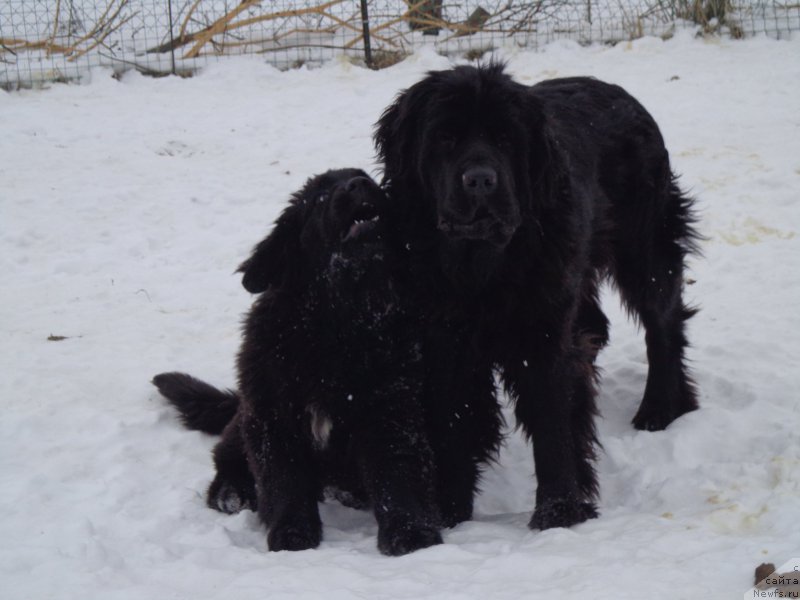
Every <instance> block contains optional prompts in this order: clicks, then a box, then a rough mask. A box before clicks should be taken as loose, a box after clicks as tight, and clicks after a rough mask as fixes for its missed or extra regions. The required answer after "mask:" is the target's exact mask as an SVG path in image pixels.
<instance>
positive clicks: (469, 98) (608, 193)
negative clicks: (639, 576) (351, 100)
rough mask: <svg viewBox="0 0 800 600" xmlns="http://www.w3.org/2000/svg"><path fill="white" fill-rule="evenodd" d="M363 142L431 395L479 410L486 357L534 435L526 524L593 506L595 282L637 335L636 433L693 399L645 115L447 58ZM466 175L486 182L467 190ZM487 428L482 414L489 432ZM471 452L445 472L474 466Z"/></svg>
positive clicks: (687, 232) (572, 516) (679, 213)
mask: <svg viewBox="0 0 800 600" xmlns="http://www.w3.org/2000/svg"><path fill="white" fill-rule="evenodd" d="M375 140H376V144H377V147H378V152H379V156H380V158H381V159H382V160H383V162H384V164H385V178H384V183H385V187H386V189H387V191H388V194H389V197H390V200H391V206H392V211H393V212H392V214H391V218H390V220H389V222H390V223H391V225H392V228H393V230H392V233H393V235H394V236H395V243H396V244H397V245H398V247H402V248H405V251H404V257H403V259H402V262H403V263H404V264H407V265H408V271H409V275H408V280H409V281H410V282H411V283H412V284H414V285H415V286H416V291H415V294H416V296H415V297H416V301H417V302H418V303H419V305H420V308H421V310H423V312H424V313H425V314H426V315H427V316H428V318H429V323H428V325H427V329H428V332H429V339H434V340H438V347H433V348H432V350H430V351H428V352H427V353H426V369H427V373H428V377H429V380H430V379H431V378H433V379H436V380H438V389H437V391H436V395H437V396H438V397H451V396H452V397H455V398H458V401H456V400H453V401H452V404H453V405H456V404H458V403H461V404H463V405H464V406H485V405H486V403H487V398H488V397H489V396H490V394H491V391H490V388H491V384H490V382H491V377H492V370H493V368H497V369H498V370H499V373H500V375H501V376H502V379H503V383H504V386H505V389H506V390H507V391H508V393H509V394H510V396H511V397H512V398H513V399H514V400H515V410H516V417H517V420H518V423H519V425H520V426H521V427H522V429H523V430H524V432H525V434H526V435H527V436H528V437H529V438H530V439H532V441H533V455H534V463H535V467H536V475H537V481H538V487H537V492H536V509H535V511H534V514H533V517H532V519H531V522H530V525H531V527H534V528H542V529H544V528H548V527H555V526H569V525H572V524H574V523H578V522H581V521H583V520H585V519H587V518H591V517H594V516H596V514H597V513H596V508H595V501H596V498H597V494H598V484H597V478H596V475H595V471H594V467H593V460H594V458H595V449H596V446H597V438H596V435H595V428H594V416H595V413H596V408H595V382H596V375H597V374H596V371H595V368H594V359H595V357H596V354H597V352H598V351H599V350H600V349H601V348H602V347H603V346H604V345H605V344H606V343H607V341H608V321H607V319H606V317H605V315H604V314H603V312H602V310H601V308H600V306H599V303H598V286H599V285H600V284H601V282H602V281H603V279H604V278H606V277H610V278H611V280H612V281H613V283H614V284H615V285H616V287H617V289H618V290H619V292H620V294H621V296H622V299H623V301H624V303H625V305H626V307H627V308H628V309H629V311H630V312H631V313H632V314H633V315H635V316H636V317H637V318H638V319H639V321H640V322H641V324H642V325H643V326H644V329H645V331H646V342H647V355H648V361H649V372H648V377H647V384H646V387H645V392H644V397H643V400H642V403H641V406H640V407H639V411H638V412H637V413H636V416H635V417H634V418H633V423H634V425H635V427H637V428H638V429H647V430H660V429H664V428H665V427H666V426H667V425H669V424H670V423H671V422H672V421H673V420H674V419H675V418H677V417H679V416H680V415H682V414H684V413H686V412H688V411H691V410H694V409H695V408H697V400H696V392H695V388H694V385H693V383H692V380H691V379H690V377H689V375H688V373H687V367H686V364H685V359H684V349H685V347H686V345H687V341H686V337H685V335H684V323H685V321H686V320H687V319H688V318H689V317H690V316H691V315H692V314H693V312H694V311H693V310H692V309H690V308H687V306H686V305H685V304H684V302H683V300H682V297H681V296H682V284H683V270H684V259H685V256H686V255H687V253H688V252H691V251H693V250H695V249H696V240H697V236H696V233H695V231H694V229H693V221H694V220H693V216H692V210H691V205H692V202H691V200H690V199H689V198H688V197H687V196H686V195H684V194H683V193H682V192H681V190H680V189H679V187H678V185H677V184H676V178H675V175H674V174H673V172H672V171H671V168H670V164H669V156H668V153H667V150H666V149H665V147H664V142H663V139H662V137H661V134H660V132H659V129H658V127H657V125H656V123H655V122H654V121H653V119H652V117H651V116H650V115H649V114H648V113H647V111H646V110H645V109H644V108H643V107H642V106H641V105H640V104H639V103H638V102H637V101H636V100H635V99H634V98H632V97H631V96H630V95H629V94H628V93H626V92H625V91H624V90H623V89H622V88H620V87H617V86H614V85H610V84H607V83H603V82H600V81H597V80H594V79H590V78H570V79H556V80H551V81H545V82H542V83H539V84H537V85H534V86H533V87H528V86H523V85H521V84H519V83H517V82H515V81H513V80H512V79H511V78H510V77H509V76H508V75H506V74H505V73H504V72H503V67H502V66H500V65H488V66H483V67H479V68H475V67H470V66H460V67H456V68H454V69H451V70H447V71H439V72H432V73H429V75H428V76H427V77H425V78H424V79H423V80H421V81H420V82H418V83H417V84H415V85H413V86H412V87H411V88H409V89H408V90H405V91H404V92H402V93H401V94H400V95H399V96H398V97H397V99H396V101H395V102H394V103H393V104H392V105H391V106H389V108H388V109H387V110H386V111H385V113H384V114H383V116H382V117H381V119H380V121H379V122H378V124H377V130H376V135H375ZM475 173H480V174H485V173H490V174H491V177H489V176H485V177H484V178H483V179H480V180H478V183H479V187H478V188H476V187H475V181H476V178H475V176H474V174H475ZM482 176H483V175H482ZM480 186H483V187H480ZM476 189H477V192H476ZM434 387H436V386H434ZM429 389H433V388H429ZM495 410H497V408H495ZM494 435H496V434H495V422H493V421H491V420H489V421H487V423H486V427H485V436H487V437H489V438H491V437H492V436H494ZM440 439H442V440H443V439H445V438H444V437H442V438H440ZM442 443H447V442H446V441H445V442H442ZM459 447H460V448H467V449H469V448H477V449H478V450H480V448H481V447H482V446H481V444H480V443H477V444H476V443H474V441H473V442H472V445H470V444H466V445H464V444H460V445H459ZM468 462H469V461H466V460H465V459H462V463H463V465H464V466H463V467H462V468H459V469H454V470H453V472H457V473H462V474H463V473H469V472H470V470H469V464H468ZM458 485H463V486H464V487H469V485H470V483H469V482H468V481H464V482H460V483H459V484H458Z"/></svg>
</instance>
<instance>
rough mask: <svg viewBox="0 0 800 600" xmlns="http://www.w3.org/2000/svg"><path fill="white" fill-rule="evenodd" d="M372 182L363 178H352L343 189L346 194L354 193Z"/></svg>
mask: <svg viewBox="0 0 800 600" xmlns="http://www.w3.org/2000/svg"><path fill="white" fill-rule="evenodd" d="M371 183H372V182H371V181H370V180H369V179H367V178H366V177H363V176H358V177H353V178H352V179H349V180H348V181H347V183H345V184H344V189H345V191H346V192H348V193H352V192H355V191H356V190H358V189H363V188H364V187H366V186H368V185H369V184H371Z"/></svg>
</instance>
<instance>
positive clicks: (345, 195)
mask: <svg viewBox="0 0 800 600" xmlns="http://www.w3.org/2000/svg"><path fill="white" fill-rule="evenodd" d="M385 209H386V196H385V194H384V192H383V190H381V189H380V187H378V185H377V184H376V183H375V182H374V181H373V180H372V179H371V178H370V177H369V176H368V175H367V174H366V173H364V171H362V170H360V169H338V170H332V171H328V172H326V173H323V174H322V175H317V176H315V177H312V178H311V179H309V180H308V181H307V182H306V184H305V186H303V189H302V190H300V191H299V192H297V193H295V194H294V195H293V196H292V198H291V200H290V201H289V206H288V207H287V208H286V209H285V210H284V211H283V213H281V215H280V217H278V220H277V221H276V222H275V226H274V227H273V229H272V232H271V233H270V234H269V235H268V236H267V237H266V238H265V239H264V240H263V241H261V242H260V243H259V244H258V245H257V246H256V247H255V249H254V250H253V254H252V255H251V256H250V258H248V259H247V260H246V261H245V262H244V263H242V265H241V266H240V267H239V271H240V272H242V273H243V274H244V276H243V279H242V284H243V285H244V287H245V289H247V291H249V292H251V293H260V292H264V291H266V290H267V289H268V288H269V287H270V286H282V285H286V284H287V283H290V282H292V281H309V279H310V278H313V277H315V276H318V275H321V274H324V273H325V272H326V271H327V270H329V269H331V268H336V269H340V270H341V269H342V268H346V266H347V265H350V264H352V265H363V264H364V263H367V262H369V261H371V260H372V259H373V258H380V257H381V248H382V246H383V229H384V224H383V222H382V221H381V218H382V216H383V214H384V212H385Z"/></svg>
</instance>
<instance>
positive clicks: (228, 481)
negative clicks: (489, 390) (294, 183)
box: [153, 169, 498, 555]
mask: <svg viewBox="0 0 800 600" xmlns="http://www.w3.org/2000/svg"><path fill="white" fill-rule="evenodd" d="M386 209H387V199H386V196H385V194H384V193H383V191H382V190H381V189H380V188H379V187H378V186H377V185H376V184H375V183H374V182H373V181H372V180H371V179H370V178H369V177H367V176H366V175H365V174H364V173H363V172H362V171H359V170H354V169H345V170H339V171H330V172H328V173H325V174H324V175H321V176H317V177H315V178H313V179H311V180H309V182H308V183H307V184H306V186H305V187H304V188H303V190H302V191H300V192H299V193H298V194H296V195H295V196H294V197H293V199H292V200H291V202H290V205H289V207H288V208H286V210H285V211H284V212H283V213H282V215H281V216H280V217H279V219H278V220H277V222H276V224H275V227H274V228H273V230H272V232H271V233H270V235H269V236H268V237H267V238H266V239H265V240H263V241H262V242H261V243H260V244H258V246H257V247H256V248H255V250H254V251H253V254H252V256H251V257H250V258H249V259H248V260H247V261H246V262H245V263H244V264H243V265H242V266H241V268H240V270H241V271H242V272H243V274H244V278H243V283H244V286H245V288H246V289H247V290H248V291H250V292H253V293H257V294H260V296H259V297H258V298H257V300H256V301H255V303H254V305H253V307H252V309H251V311H250V313H249V314H248V316H247V318H246V320H245V323H244V330H243V342H242V347H241V350H240V353H239V357H238V373H239V381H238V384H239V386H238V390H239V391H238V393H236V392H230V391H228V392H222V391H220V390H217V389H215V388H213V387H211V386H208V385H207V384H204V383H203V382H201V381H199V380H196V379H194V378H192V377H190V376H188V375H184V374H181V373H164V374H161V375H158V376H156V377H155V378H154V380H153V382H154V383H155V385H156V386H157V387H158V388H159V390H160V391H161V393H162V394H163V395H164V396H165V397H167V398H168V399H169V400H170V401H171V402H172V403H173V404H174V405H175V406H176V407H177V408H178V409H179V410H180V412H181V414H182V417H183V420H184V423H185V424H186V425H187V427H189V428H193V429H200V430H203V431H207V432H209V433H220V432H222V433H223V438H222V440H221V442H220V443H219V444H218V445H217V447H216V448H215V450H214V459H215V465H216V468H217V474H216V477H215V479H214V481H213V483H212V484H211V486H210V488H209V491H208V498H207V500H208V504H209V505H210V506H211V507H212V508H215V509H217V510H221V511H223V512H228V513H232V512H237V511H238V510H241V509H243V508H256V509H257V511H258V514H259V516H260V518H261V520H262V521H263V522H264V523H265V524H266V525H267V526H268V527H269V535H268V545H269V549H270V550H302V549H306V548H313V547H316V546H317V545H318V544H319V542H320V540H321V536H322V525H321V521H320V516H319V510H318V504H317V503H318V501H319V500H320V499H322V497H323V495H324V494H325V493H332V494H333V495H334V497H336V498H337V499H339V500H341V501H342V502H343V503H345V504H348V505H351V506H355V507H367V506H371V507H372V510H373V511H374V514H375V517H376V519H377V522H378V547H379V549H380V550H381V552H383V553H384V554H389V555H398V554H405V553H407V552H411V551H413V550H416V549H419V548H424V547H427V546H430V545H433V544H437V543H441V541H442V540H441V535H440V532H439V530H440V527H441V526H442V525H443V524H451V523H452V522H453V518H454V517H453V516H452V509H448V507H449V506H451V505H452V504H453V502H450V503H448V501H447V498H449V496H450V495H452V494H453V493H454V492H453V491H452V490H451V488H450V487H449V485H442V484H441V483H440V482H439V480H438V478H437V464H436V458H435V457H436V456H447V453H448V452H451V453H457V454H458V455H459V456H461V455H462V454H463V453H465V452H468V453H471V458H470V460H469V461H468V462H469V464H470V469H472V468H478V466H477V465H478V463H479V462H481V461H483V460H486V459H487V458H488V457H489V454H490V453H491V452H492V451H494V450H495V446H496V443H497V440H496V439H490V440H488V443H487V445H485V446H482V447H484V450H479V449H478V448H479V447H480V444H479V443H478V442H475V441H470V442H468V446H467V448H465V447H464V446H460V447H458V448H451V449H449V450H447V449H442V448H441V446H437V448H436V454H434V449H433V448H432V445H431V442H430V439H429V433H432V432H435V431H438V430H442V429H444V428H447V427H448V425H447V424H446V423H445V421H446V420H452V419H453V418H454V417H453V412H457V411H458V410H460V412H461V414H460V415H459V417H458V420H459V421H460V422H463V424H461V423H459V425H458V428H460V429H462V430H470V431H475V432H478V433H479V434H482V432H483V431H485V430H486V428H487V426H488V427H489V428H490V429H491V430H492V431H495V430H497V429H498V427H497V424H495V423H493V420H494V419H496V418H497V417H496V415H495V412H496V410H495V408H494V403H493V402H487V403H486V405H485V408H484V412H485V414H483V415H481V414H479V413H478V412H476V411H475V410H464V409H463V408H460V409H457V410H456V411H454V410H453V407H452V406H448V405H447V403H446V402H440V403H436V404H435V405H428V406H423V404H422V399H423V396H422V386H423V384H424V368H423V365H422V344H423V343H424V339H423V337H424V336H423V333H422V327H421V322H420V318H419V315H418V314H417V313H416V311H415V309H414V307H413V306H411V304H410V303H409V302H408V299H407V297H406V295H405V294H404V293H403V285H402V284H401V283H400V282H399V281H398V279H397V278H396V277H395V276H394V271H395V265H394V262H395V253H394V252H392V251H391V249H390V248H389V247H388V245H387V243H386V236H385V227H386V225H385V215H386ZM459 403H460V399H459ZM226 424H227V426H226ZM223 427H225V429H224V431H222V428H223ZM450 427H453V425H450ZM469 445H471V446H472V447H474V449H473V450H469V449H468V448H469ZM472 492H473V490H472V488H469V489H468V490H467V491H466V492H465V493H467V494H468V496H469V497H468V498H459V499H458V500H459V503H460V504H461V505H463V504H465V503H469V505H470V506H471V496H472ZM440 505H442V506H443V507H444V509H443V510H441V511H440Z"/></svg>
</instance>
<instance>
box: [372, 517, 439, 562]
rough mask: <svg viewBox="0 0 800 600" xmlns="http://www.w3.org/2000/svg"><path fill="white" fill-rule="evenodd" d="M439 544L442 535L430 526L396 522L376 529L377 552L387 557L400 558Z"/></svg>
mask: <svg viewBox="0 0 800 600" xmlns="http://www.w3.org/2000/svg"><path fill="white" fill-rule="evenodd" d="M441 543H442V535H441V534H440V533H439V529H438V528H437V527H434V526H432V525H423V524H420V523H409V522H407V521H400V520H397V521H394V522H392V523H390V524H387V525H383V526H379V527H378V550H380V551H381V553H382V554H386V555H387V556H401V555H403V554H408V553H409V552H414V551H415V550H421V549H422V548H427V547H429V546H435V545H436V544H441Z"/></svg>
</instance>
